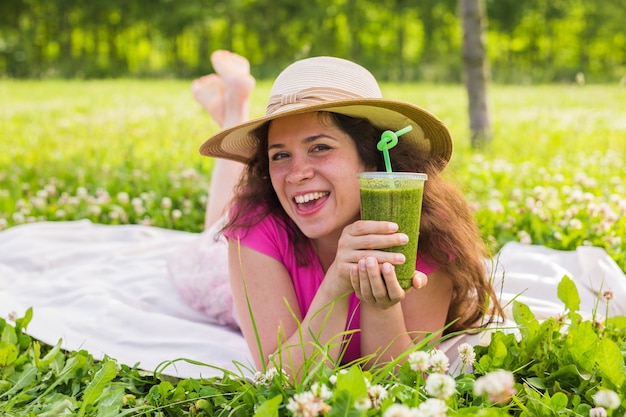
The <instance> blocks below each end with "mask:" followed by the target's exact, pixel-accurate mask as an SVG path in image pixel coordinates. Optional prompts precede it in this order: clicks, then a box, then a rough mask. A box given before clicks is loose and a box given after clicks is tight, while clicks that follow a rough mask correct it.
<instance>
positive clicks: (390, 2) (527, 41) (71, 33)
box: [0, 0, 626, 83]
mask: <svg viewBox="0 0 626 417" xmlns="http://www.w3.org/2000/svg"><path fill="white" fill-rule="evenodd" d="M486 10H487V15H488V21H489V26H488V28H487V33H486V34H487V52H488V56H489V62H490V71H491V79H492V80H495V81H498V82H515V83H522V82H573V81H574V80H575V78H576V74H577V73H582V74H584V75H585V77H586V80H587V81H592V82H612V81H619V80H620V79H622V77H624V76H625V75H626V24H624V22H626V5H625V3H624V2H623V0H524V1H518V0H486ZM461 47H462V26H461V19H460V13H459V6H458V0H419V1H410V0H309V1H307V2H302V1H301V0H184V1H175V0H132V1H131V0H5V1H0V76H7V77H16V78H47V77H62V78H74V77H77V78H103V77H146V76H149V77H184V78H190V77H193V76H197V75H200V74H204V73H206V72H209V71H211V70H212V69H211V64H210V61H209V59H208V56H209V54H210V52H211V51H213V50H215V49H220V48H226V49H231V50H235V51H236V52H238V53H240V54H243V55H245V56H246V57H248V58H249V59H250V61H251V63H252V66H253V68H254V69H255V75H256V76H257V77H258V78H264V77H267V78H271V77H273V76H275V75H276V73H277V72H278V71H279V70H280V69H281V68H282V67H284V66H285V65H286V64H288V63H290V62H292V61H293V60H294V59H297V58H301V57H304V56H311V55H322V54H328V55H336V56H340V57H345V58H349V59H353V60H355V61H357V62H359V63H361V64H363V65H364V66H366V67H367V68H369V69H371V70H372V72H373V73H374V74H375V75H376V76H377V77H379V78H381V79H383V80H391V81H413V80H422V81H430V82H461V79H462V77H463V72H462V66H463V58H462V54H461Z"/></svg>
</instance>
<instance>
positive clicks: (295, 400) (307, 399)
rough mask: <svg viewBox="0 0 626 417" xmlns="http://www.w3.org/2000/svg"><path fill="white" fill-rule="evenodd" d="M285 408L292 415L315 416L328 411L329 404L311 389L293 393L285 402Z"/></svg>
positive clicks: (295, 416)
mask: <svg viewBox="0 0 626 417" xmlns="http://www.w3.org/2000/svg"><path fill="white" fill-rule="evenodd" d="M287 410H289V411H291V413H292V414H293V415H294V417H316V416H319V415H320V414H325V413H328V412H329V411H330V406H329V405H328V404H326V403H325V402H324V401H323V400H322V399H321V398H318V397H316V396H315V394H313V393H312V392H311V391H306V392H301V393H299V394H296V395H294V396H293V397H291V398H290V399H289V402H288V403H287Z"/></svg>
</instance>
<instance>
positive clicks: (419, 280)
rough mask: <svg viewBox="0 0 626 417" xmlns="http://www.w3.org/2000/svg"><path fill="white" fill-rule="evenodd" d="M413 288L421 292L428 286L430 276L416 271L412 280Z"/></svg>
mask: <svg viewBox="0 0 626 417" xmlns="http://www.w3.org/2000/svg"><path fill="white" fill-rule="evenodd" d="M412 284H413V288H415V289H416V290H419V289H420V288H424V287H425V286H426V284H428V276H427V275H426V274H424V273H422V272H420V271H415V273H414V274H413V280H412Z"/></svg>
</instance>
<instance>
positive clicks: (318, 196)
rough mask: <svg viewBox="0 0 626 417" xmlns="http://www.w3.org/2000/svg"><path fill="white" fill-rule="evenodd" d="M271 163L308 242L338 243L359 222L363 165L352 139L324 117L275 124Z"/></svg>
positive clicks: (281, 195)
mask: <svg viewBox="0 0 626 417" xmlns="http://www.w3.org/2000/svg"><path fill="white" fill-rule="evenodd" d="M268 157H269V173H270V179H271V181H272V186H273V187H274V190H275V192H276V195H277V196H278V199H279V201H280V203H281V205H282V206H283V208H284V210H285V212H286V213H287V215H289V217H290V218H291V219H292V220H293V221H294V223H295V224H296V225H297V226H298V228H300V230H301V231H302V233H304V235H305V236H307V237H308V238H310V239H327V238H330V239H333V241H337V240H338V239H339V236H340V235H341V231H342V230H343V228H344V227H345V226H347V225H348V224H350V223H352V222H353V221H355V220H357V219H358V218H359V216H360V214H359V213H360V206H361V203H360V194H359V182H358V178H357V174H358V173H359V172H362V171H364V167H363V164H362V162H361V161H360V159H359V156H358V153H357V150H356V146H355V144H354V141H353V140H352V138H351V137H350V136H348V134H347V133H345V132H343V131H342V130H340V129H339V128H338V127H337V126H335V125H334V124H333V123H332V122H331V121H330V118H328V117H325V116H324V114H323V113H305V114H299V115H294V116H288V117H284V118H280V119H276V120H274V121H272V122H271V124H270V126H269V130H268Z"/></svg>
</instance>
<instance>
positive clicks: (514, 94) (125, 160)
mask: <svg viewBox="0 0 626 417" xmlns="http://www.w3.org/2000/svg"><path fill="white" fill-rule="evenodd" d="M269 88H270V85H269V84H268V83H266V82H261V83H259V86H258V88H257V90H256V91H255V94H254V97H253V108H252V114H253V116H258V115H261V114H262V113H263V111H264V108H263V104H264V102H265V100H266V98H267V96H268V94H269ZM382 88H383V92H384V94H385V95H387V96H389V97H397V98H400V99H405V100H409V101H413V102H415V103H418V104H420V105H422V106H424V107H425V108H427V109H429V110H430V111H432V112H433V113H435V114H436V115H438V116H439V117H440V118H441V119H442V120H444V121H445V122H446V123H447V124H448V126H449V127H450V129H451V131H452V134H453V137H454V138H455V153H454V155H453V159H452V161H451V163H450V166H449V169H448V170H447V175H448V176H449V177H451V179H453V180H454V181H456V182H457V183H458V184H459V185H460V186H461V187H462V188H463V189H464V190H465V193H466V195H467V198H468V200H469V201H470V203H471V204H472V206H473V207H474V209H475V212H476V217H477V219H478V221H479V224H480V226H481V230H482V231H483V233H484V237H485V239H486V240H487V241H488V242H489V245H490V247H491V249H492V250H493V251H494V252H495V251H497V250H498V249H499V247H500V246H501V245H502V244H504V243H506V242H507V241H511V240H520V241H523V242H528V243H536V244H542V245H547V246H550V247H553V248H556V249H574V248H575V247H576V246H579V245H588V244H592V245H597V246H601V247H604V248H605V249H606V250H607V251H608V252H609V254H611V256H612V257H613V258H614V259H615V260H616V262H618V264H619V265H620V266H621V267H622V269H626V249H625V248H626V242H625V241H624V236H625V235H626V233H625V230H626V216H624V214H626V200H625V198H626V197H625V196H626V179H625V178H626V164H624V163H623V159H624V156H625V155H626V89H625V88H620V87H618V86H595V85H585V86H578V85H559V86H553V85H551V86H492V87H491V89H490V108H491V118H492V122H493V133H494V139H493V143H492V146H490V147H489V148H487V149H485V150H483V151H481V152H477V151H473V150H472V149H470V146H469V139H468V127H467V126H468V121H467V111H466V97H465V93H464V90H463V88H462V87H461V86H442V85H434V86H433V85H422V84H410V85H395V84H385V85H383V86H382ZM0 108H1V109H2V112H1V113H0V132H1V135H2V140H1V142H0V198H1V199H0V229H2V228H6V227H10V226H12V225H15V224H20V223H24V222H31V221H40V220H71V219H78V218H89V219H91V220H93V221H95V222H99V223H108V224H117V223H143V224H153V225H156V226H162V227H168V228H176V229H182V230H188V231H199V230H201V228H202V221H203V215H204V214H203V208H204V204H205V201H206V198H207V193H206V189H207V185H208V181H209V178H210V175H211V165H212V161H211V160H210V159H207V158H202V157H200V156H199V155H198V152H197V149H198V146H199V144H200V143H201V142H202V140H203V139H204V138H205V137H207V136H208V135H209V134H211V133H212V132H215V131H216V130H217V126H216V125H215V124H214V123H213V122H212V121H211V120H210V119H209V117H208V116H206V115H205V114H204V113H203V111H202V109H201V108H200V106H199V105H197V104H196V103H195V102H194V100H193V98H192V96H191V93H190V91H189V82H187V81H175V80H159V81H155V80H152V81H135V80H115V81H88V82H84V81H46V82H39V81H10V80H3V81H0Z"/></svg>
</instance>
